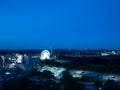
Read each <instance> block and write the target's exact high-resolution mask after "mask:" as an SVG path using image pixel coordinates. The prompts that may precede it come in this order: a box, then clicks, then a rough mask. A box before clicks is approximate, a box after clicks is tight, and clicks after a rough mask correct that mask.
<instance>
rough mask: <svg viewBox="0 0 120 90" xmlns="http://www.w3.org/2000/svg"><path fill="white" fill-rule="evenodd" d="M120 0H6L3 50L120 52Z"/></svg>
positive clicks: (1, 21)
mask: <svg viewBox="0 0 120 90" xmlns="http://www.w3.org/2000/svg"><path fill="white" fill-rule="evenodd" d="M119 4H120V1H119V0H100V1H96V0H92V1H89V0H85V1H84V0H60V1H56V0H50V1H49V0H45V1H39V0H20V1H16V0H12V1H9V0H4V1H3V0H2V1H0V49H51V47H52V48H53V49H54V48H63V49H64V48H65V49H82V48H83V49H86V48H87V49H91V48H92V49H100V48H103V49H104V48H105V49H112V48H113V49H120V40H119V38H120V35H119V33H120V6H119Z"/></svg>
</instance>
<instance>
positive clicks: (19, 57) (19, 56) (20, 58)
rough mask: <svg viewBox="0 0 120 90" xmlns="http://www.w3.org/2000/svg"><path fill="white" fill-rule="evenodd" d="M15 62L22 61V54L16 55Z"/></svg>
mask: <svg viewBox="0 0 120 90" xmlns="http://www.w3.org/2000/svg"><path fill="white" fill-rule="evenodd" d="M17 57H18V58H17V63H22V59H23V56H22V55H18V56H17Z"/></svg>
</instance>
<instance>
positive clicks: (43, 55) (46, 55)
mask: <svg viewBox="0 0 120 90" xmlns="http://www.w3.org/2000/svg"><path fill="white" fill-rule="evenodd" d="M40 59H41V60H45V59H50V52H49V51H48V50H43V51H42V52H41V56H40Z"/></svg>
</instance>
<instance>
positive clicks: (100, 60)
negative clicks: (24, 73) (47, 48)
mask: <svg viewBox="0 0 120 90" xmlns="http://www.w3.org/2000/svg"><path fill="white" fill-rule="evenodd" d="M59 58H60V59H63V60H68V61H70V62H68V63H58V62H55V61H48V60H46V61H41V64H43V65H51V66H58V67H64V68H67V69H82V70H91V71H96V72H103V73H111V72H112V73H115V74H120V56H108V57H79V58H78V57H59Z"/></svg>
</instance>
